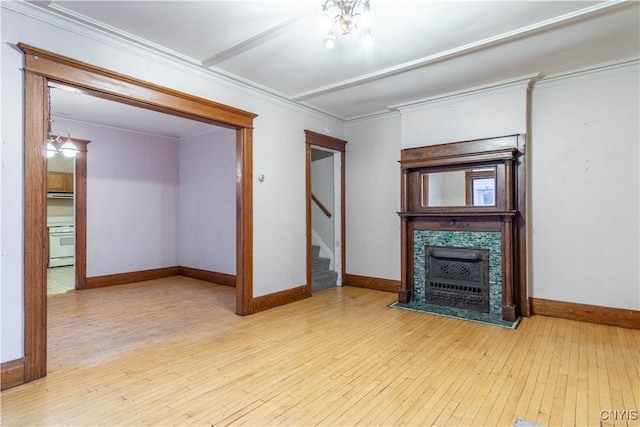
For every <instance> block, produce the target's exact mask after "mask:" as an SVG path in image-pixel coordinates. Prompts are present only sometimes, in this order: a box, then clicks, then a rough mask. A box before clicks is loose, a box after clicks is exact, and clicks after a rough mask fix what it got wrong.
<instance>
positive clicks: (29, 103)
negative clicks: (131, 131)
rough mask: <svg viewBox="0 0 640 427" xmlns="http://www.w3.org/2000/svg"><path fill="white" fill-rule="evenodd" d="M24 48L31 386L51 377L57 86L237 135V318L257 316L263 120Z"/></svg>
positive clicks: (26, 279)
mask: <svg viewBox="0 0 640 427" xmlns="http://www.w3.org/2000/svg"><path fill="white" fill-rule="evenodd" d="M18 47H19V48H20V49H21V50H22V51H23V52H24V53H25V61H24V71H25V75H24V94H25V100H24V103H25V106H24V111H25V113H24V115H25V116H24V117H25V121H24V126H25V130H24V161H25V166H24V167H25V175H24V310H25V313H24V319H25V324H24V382H29V381H33V380H35V379H37V378H41V377H44V376H45V375H46V373H47V292H46V239H47V232H46V154H45V153H46V149H45V140H46V136H47V120H48V117H49V106H48V102H47V92H48V84H49V82H56V83H63V84H67V85H69V86H72V87H75V88H78V89H82V90H85V91H87V92H88V93H91V94H92V95H95V96H100V97H104V98H107V99H112V100H115V101H118V102H123V103H126V104H130V105H134V106H140V107H144V108H147V109H151V110H155V111H160V112H164V113H169V114H172V115H176V116H181V117H185V118H189V119H193V120H199V121H202V122H206V123H211V124H216V125H220V126H225V127H228V128H234V129H236V154H237V165H236V166H237V180H236V228H237V229H236V313H237V314H240V315H246V314H250V313H252V312H253V307H252V303H253V217H252V194H253V186H252V175H253V172H252V157H251V156H252V143H253V140H252V135H253V119H254V118H255V117H256V116H257V115H256V114H253V113H250V112H247V111H243V110H239V109H237V108H233V107H229V106H226V105H223V104H219V103H216V102H212V101H209V100H206V99H203V98H198V97H195V96H192V95H188V94H184V93H181V92H177V91H175V90H171V89H167V88H164V87H161V86H157V85H154V84H151V83H148V82H144V81H141V80H137V79H134V78H132V77H128V76H124V75H121V74H118V73H114V72H112V71H109V70H105V69H102V68H98V67H94V66H92V65H89V64H86V63H83V62H79V61H76V60H73V59H70V58H66V57H63V56H60V55H57V54H54V53H51V52H47V51H44V50H41V49H38V48H35V47H33V46H29V45H26V44H23V43H20V44H18ZM85 225H86V224H85ZM85 273H86V272H85ZM84 276H86V274H85V275H84ZM85 279H86V277H85ZM80 286H81V287H82V286H83V285H82V284H80Z"/></svg>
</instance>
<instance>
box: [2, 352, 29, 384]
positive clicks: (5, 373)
mask: <svg viewBox="0 0 640 427" xmlns="http://www.w3.org/2000/svg"><path fill="white" fill-rule="evenodd" d="M21 384H24V359H16V360H11V361H9V362H4V363H2V365H0V390H6V389H8V388H12V387H16V386H19V385H21Z"/></svg>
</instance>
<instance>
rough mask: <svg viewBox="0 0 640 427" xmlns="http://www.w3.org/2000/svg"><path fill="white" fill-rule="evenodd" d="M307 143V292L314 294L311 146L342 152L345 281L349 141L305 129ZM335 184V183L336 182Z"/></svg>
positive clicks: (341, 182)
mask: <svg viewBox="0 0 640 427" xmlns="http://www.w3.org/2000/svg"><path fill="white" fill-rule="evenodd" d="M304 133H305V137H306V138H305V143H306V166H305V182H306V209H307V211H306V215H307V292H308V293H309V295H311V294H312V292H311V291H312V283H311V276H312V251H311V245H312V241H311V227H312V225H311V148H312V147H313V146H316V147H323V148H328V149H331V150H334V151H339V152H340V217H341V221H340V223H341V224H340V240H341V241H340V257H341V258H342V262H341V269H340V280H341V282H342V283H343V284H344V283H345V274H346V271H347V269H346V264H347V263H346V253H347V252H346V244H345V239H346V232H345V230H346V228H345V224H346V216H345V212H346V208H345V201H346V197H345V187H346V186H345V175H346V165H345V160H346V159H345V153H346V151H347V147H346V146H347V141H344V140H342V139H338V138H334V137H332V136H327V135H323V134H321V133H317V132H313V131H310V130H306V129H305V131H304ZM334 185H335V184H334Z"/></svg>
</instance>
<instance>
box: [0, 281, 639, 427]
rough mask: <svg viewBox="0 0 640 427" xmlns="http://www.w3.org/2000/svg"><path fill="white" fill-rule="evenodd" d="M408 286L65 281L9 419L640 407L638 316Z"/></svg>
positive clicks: (468, 420)
mask: <svg viewBox="0 0 640 427" xmlns="http://www.w3.org/2000/svg"><path fill="white" fill-rule="evenodd" d="M395 298H396V295H395V294H392V293H386V292H380V291H375V290H370V289H361V288H350V287H345V288H341V289H340V288H337V289H329V290H326V291H323V292H319V293H317V294H316V295H314V296H313V298H310V299H306V300H303V301H299V302H297V303H293V304H289V305H286V306H282V307H279V308H276V309H273V310H269V311H265V312H261V313H258V314H255V315H252V316H247V317H240V316H236V315H235V314H234V303H235V290H234V289H233V288H231V287H228V286H217V285H212V284H210V283H207V282H201V281H198V280H194V279H189V278H185V277H180V276H176V277H171V278H166V279H159V280H154V281H149V282H140V283H134V284H128V285H120V286H113V287H108V288H98V289H91V290H85V291H80V292H71V293H65V294H59V295H53V296H51V297H49V375H48V376H47V377H46V378H43V379H41V380H38V381H35V382H33V383H30V384H25V385H22V386H19V387H16V388H13V389H9V390H5V391H3V392H2V393H1V398H2V410H1V421H2V425H12V426H13V425H49V426H50V425H83V426H88V425H92V426H94V425H136V426H137V425H192V424H194V425H213V424H215V425H218V424H233V425H253V426H262V425H298V426H300V425H318V424H319V425H420V426H423V425H468V426H484V425H500V426H510V425H513V424H514V421H515V420H516V419H517V418H522V419H526V420H528V421H531V422H535V423H538V424H542V425H553V426H568V425H580V426H582V425H600V424H601V411H602V410H611V411H613V410H618V411H622V410H629V411H631V410H638V408H639V406H640V405H639V403H640V351H639V348H640V331H638V330H632V329H623V328H616V327H610V326H601V325H594V324H588V323H580V322H576V321H570V320H560V319H553V318H545V317H540V316H535V317H532V318H528V319H524V320H523V321H522V323H521V325H520V327H519V328H518V329H517V330H510V329H503V328H500V327H497V326H487V325H481V324H477V323H471V322H467V321H462V320H457V319H449V318H444V317H436V316H432V315H428V314H423V313H415V312H410V311H405V310H401V309H396V308H390V307H388V304H389V303H391V302H393V301H394V300H395ZM608 414H610V413H606V414H605V418H609V419H606V420H604V421H603V422H602V424H603V425H614V424H615V425H638V424H639V422H638V421H637V420H631V421H628V420H627V419H625V420H620V419H618V420H617V421H615V420H612V416H610V415H608ZM636 414H637V412H636ZM619 418H621V417H620V416H619ZM627 418H628V417H627Z"/></svg>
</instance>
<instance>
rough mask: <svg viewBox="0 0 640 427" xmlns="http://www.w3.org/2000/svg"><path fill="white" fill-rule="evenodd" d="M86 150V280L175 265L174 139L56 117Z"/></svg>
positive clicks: (60, 127) (56, 125) (56, 127)
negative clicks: (80, 141) (81, 140)
mask: <svg viewBox="0 0 640 427" xmlns="http://www.w3.org/2000/svg"><path fill="white" fill-rule="evenodd" d="M53 126H54V129H53V130H54V133H55V132H59V131H60V130H66V131H68V132H69V133H70V134H71V135H73V137H74V138H79V139H86V140H89V141H91V142H90V143H89V145H88V146H87V151H88V153H87V277H93V276H102V275H107V274H117V273H126V272H131V271H140V270H148V269H153V268H162V267H172V266H175V265H178V188H179V176H178V140H177V139H176V138H169V137H161V136H156V135H149V134H144V133H140V132H131V131H126V130H121V129H115V128H110V127H104V126H96V125H91V124H87V123H81V122H75V121H68V120H64V119H60V118H58V119H56V121H55V122H54V124H53Z"/></svg>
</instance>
